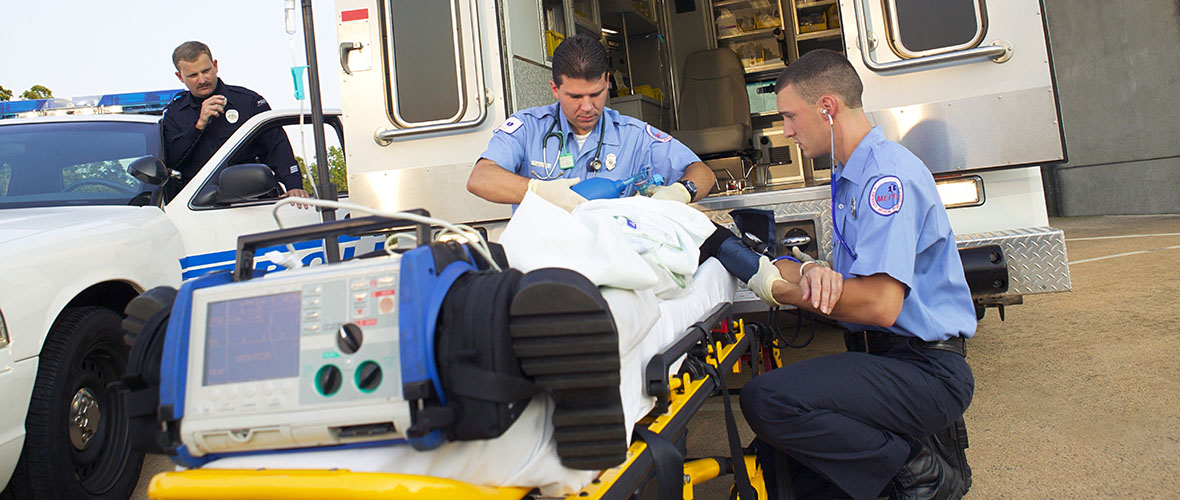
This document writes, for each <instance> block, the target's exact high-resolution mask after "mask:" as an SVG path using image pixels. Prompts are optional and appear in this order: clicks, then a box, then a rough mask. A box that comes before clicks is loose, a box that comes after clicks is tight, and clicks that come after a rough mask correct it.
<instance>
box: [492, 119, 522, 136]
mask: <svg viewBox="0 0 1180 500" xmlns="http://www.w3.org/2000/svg"><path fill="white" fill-rule="evenodd" d="M521 125H524V122H522V121H520V119H519V118H517V117H515V116H512V117H509V118H508V119H507V120H504V124H503V125H500V128H498V129H496V130H499V131H501V132H504V133H506V134H511V133H513V132H516V129H518V128H520V126H521Z"/></svg>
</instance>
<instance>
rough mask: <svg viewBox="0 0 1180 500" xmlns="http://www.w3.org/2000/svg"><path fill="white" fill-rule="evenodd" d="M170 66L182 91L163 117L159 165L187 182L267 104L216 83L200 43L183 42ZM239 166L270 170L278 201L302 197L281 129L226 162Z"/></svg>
mask: <svg viewBox="0 0 1180 500" xmlns="http://www.w3.org/2000/svg"><path fill="white" fill-rule="evenodd" d="M172 65H173V66H175V67H176V78H178V79H180V81H181V82H183V83H184V86H185V87H187V88H188V92H182V93H180V94H178V95H177V96H176V98H174V99H173V100H172V103H171V104H169V105H168V109H167V110H166V111H165V113H164V140H165V142H166V143H167V148H166V151H167V154H166V158H165V162H166V163H167V164H168V166H169V167H171V168H172V169H174V170H178V171H180V173H181V179H182V180H183V181H184V182H188V181H189V180H190V179H192V178H193V176H195V175H196V174H197V171H198V170H200V169H201V167H202V166H204V165H205V162H207V161H209V158H211V157H212V156H213V154H214V153H216V152H217V150H218V149H219V148H221V145H222V144H224V143H225V141H226V139H229V136H231V135H233V133H234V132H235V131H237V130H238V127H241V126H242V124H243V123H246V121H247V120H249V119H250V117H252V116H254V115H256V114H258V113H262V112H264V111H269V110H270V105H269V104H267V103H266V99H264V98H263V97H262V96H260V95H258V94H257V93H255V92H254V91H252V90H250V89H247V88H245V87H238V86H234V85H226V84H225V83H224V82H222V81H221V79H220V78H218V77H217V61H216V60H215V59H213V54H212V52H210V51H209V47H208V46H207V45H205V44H203V43H201V42H195V41H190V42H184V43H182V44H180V46H178V47H176V50H174V51H172ZM245 162H260V163H265V164H267V165H268V166H270V168H271V170H273V171H274V172H275V178H276V179H277V180H278V181H279V182H280V183H282V187H283V188H285V189H284V191H285V192H284V194H283V196H284V197H286V196H300V197H304V198H306V197H308V196H307V191H304V190H303V176H302V175H300V172H299V166H298V164H297V163H296V162H295V154H294V152H292V150H291V143H290V141H288V140H287V136H286V134H285V133H284V132H283V131H282V129H280V128H278V127H275V128H272V129H270V130H268V131H266V132H265V133H263V134H262V136H261V137H259V138H258V139H256V140H254V141H253V142H252V143H250V144H249V145H248V146H247V147H246V148H245V149H244V150H242V151H238V152H236V153H234V156H233V158H232V159H231V162H230V163H231V164H234V163H245ZM276 187H278V186H276Z"/></svg>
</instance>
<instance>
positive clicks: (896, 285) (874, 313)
mask: <svg viewBox="0 0 1180 500" xmlns="http://www.w3.org/2000/svg"><path fill="white" fill-rule="evenodd" d="M783 262H784V261H779V270H780V272H782V270H783V268H784V267H788V266H786V265H783ZM791 264H792V265H791V266H790V267H794V268H796V271H797V268H798V264H794V263H791ZM809 271H810V270H809ZM784 274H785V273H784ZM772 293H773V294H774V298H775V300H777V301H779V302H781V303H783V304H791V305H793V306H795V307H798V308H800V309H803V310H807V311H812V312H815V313H819V314H823V313H822V312H821V311H820V310H818V309H816V308H814V307H812V305H811V302H810V301H809V300H804V298H803V289H802V288H800V287H799V285H798V284H796V283H790V282H787V281H779V282H776V283H775V284H774V288H773V289H772ZM904 299H905V285H903V284H901V282H900V281H897V280H896V279H893V277H891V276H889V275H888V274H884V273H879V274H874V275H871V276H857V277H855V278H849V279H846V280H844V283H843V292H842V293H841V294H840V298H839V300H838V301H837V302H836V304H835V307H833V308H832V311H831V312H830V313H828V314H825V316H828V317H830V318H832V319H835V320H840V321H848V322H852V323H860V324H862V325H873V326H880V327H885V328H887V327H890V326H893V323H894V322H895V321H897V316H898V315H899V314H901V304H902V301H903V300H904Z"/></svg>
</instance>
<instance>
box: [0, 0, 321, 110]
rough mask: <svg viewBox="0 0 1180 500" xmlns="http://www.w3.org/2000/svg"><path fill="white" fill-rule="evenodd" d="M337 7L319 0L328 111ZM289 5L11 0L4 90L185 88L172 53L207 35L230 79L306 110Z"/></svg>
mask: <svg viewBox="0 0 1180 500" xmlns="http://www.w3.org/2000/svg"><path fill="white" fill-rule="evenodd" d="M334 3H335V2H334V1H333V0H315V3H314V4H313V13H314V21H315V36H316V45H317V51H316V54H317V59H318V62H319V66H320V86H321V90H322V92H321V93H322V99H323V105H324V107H325V108H329V109H330V108H339V107H340V80H339V76H338V74H339V68H340V62H339V56H338V55H337V53H336V46H337V42H336V12H335V5H334ZM295 4H296V10H295V25H296V32H295V57H296V60H297V61H298V62H297V64H298V65H303V64H305V59H306V57H305V51H304V45H303V17H302V9H300V8H299V5H300V2H299V1H296V2H295ZM284 5H285V2H284V0H202V1H199V2H178V1H175V0H108V1H95V0H42V1H30V0H21V1H12V0H4V7H3V8H2V9H0V12H2V14H0V86H3V87H4V88H6V89H8V90H11V91H12V92H13V98H14V99H17V98H19V96H20V94H21V93H22V92H24V91H25V90H27V89H28V88H29V87H32V86H33V85H44V86H46V87H48V88H49V89H50V90H52V91H53V96H54V97H80V96H91V95H101V94H113V93H122V92H138V91H150V90H167V89H183V88H184V84H182V83H181V82H180V81H179V80H178V79H177V78H176V74H175V72H176V69H175V68H174V67H173V66H172V50H173V49H175V48H176V46H177V45H180V44H181V43H182V42H185V41H187V40H199V41H202V42H204V43H206V44H207V45H209V48H210V49H211V50H212V52H213V58H214V59H216V60H217V64H218V76H220V77H221V79H222V81H223V82H225V83H227V84H231V85H240V86H243V87H247V88H249V89H251V90H253V91H255V92H258V93H259V94H262V96H263V97H265V98H266V99H267V101H268V102H270V105H271V107H272V108H274V109H285V108H296V109H297V108H299V101H297V100H296V99H295V96H294V92H295V91H294V83H293V80H292V78H291V70H290V68H291V66H292V62H291V44H290V41H289V36H288V35H287V31H286V27H285V23H284V9H283V7H284ZM306 106H308V107H310V106H311V101H310V97H307V101H306Z"/></svg>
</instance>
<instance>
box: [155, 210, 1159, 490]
mask: <svg viewBox="0 0 1180 500" xmlns="http://www.w3.org/2000/svg"><path fill="white" fill-rule="evenodd" d="M1050 224H1051V225H1052V226H1053V227H1057V228H1060V229H1063V230H1064V231H1065V236H1066V249H1067V253H1068V257H1069V261H1070V272H1071V277H1072V281H1073V291H1071V292H1065V293H1055V294H1043V295H1033V296H1028V297H1026V298H1025V303H1024V304H1021V305H1017V306H1011V307H1009V308H1007V310H1006V315H1005V317H1006V320H1005V321H1001V320H1000V318H999V315H998V314H996V311H995V310H994V309H991V310H989V311H988V313H987V315H986V316H985V317H984V319H983V320H981V321H980V323H979V329H978V332H977V333H976V336H975V338H974V339H972V340H971V341H970V342H969V343H968V351H969V354H968V361H969V363H970V364H971V366H972V369H973V370H974V374H975V382H976V386H975V396H974V400H973V401H972V403H971V407H970V408H969V409H968V410H967V413H966V416H965V418H966V421H967V429H968V433H969V436H970V442H971V447H970V448H969V449H968V450H967V458H968V461H969V462H970V464H971V467H972V469H973V471H974V475H973V477H974V484H973V486H972V488H971V491H970V492H969V493H968V495H967V498H969V499H972V498H973V499H1022V500H1023V499H1091V498H1092V499H1107V498H1136V499H1153V498H1158V499H1174V498H1180V480H1178V478H1180V363H1178V362H1177V360H1178V359H1180V334H1178V332H1177V330H1178V329H1177V323H1178V320H1180V308H1178V307H1177V306H1178V305H1180V216H1177V215H1171V216H1105V217H1081V218H1060V219H1053V220H1051V221H1050ZM842 349H843V340H842V337H841V336H840V335H839V333H838V332H837V331H836V330H834V329H831V328H822V327H821V328H820V329H819V331H818V332H817V335H816V338H815V340H814V341H813V342H812V344H811V345H810V346H808V347H807V348H806V349H803V350H800V351H793V352H791V353H790V354H789V355H790V356H791V359H796V360H797V359H805V358H808V357H814V356H820V355H824V354H828V353H833V352H839V351H840V350H842ZM733 378H734V379H735V380H734V381H733V382H732V384H731V385H733V386H735V387H736V386H737V385H739V384H740V382H741V377H740V376H739V377H733ZM735 403H736V401H735ZM738 421H739V425H740V427H741V428H742V440H743V442H748V441H749V440H750V439H751V437H752V435H751V433H750V431H749V429H748V428H747V427H746V426H745V425H744V422H743V421H742V419H741V418H740V417H739V418H738ZM724 428H725V427H724V419H723V413H722V404H721V401H720V399H718V398H713V400H711V401H709V402H708V403H706V405H705V407H704V408H703V409H702V410H701V411H700V412H699V413H698V414H697V416H696V418H695V419H694V421H693V424H692V425H691V427H690V433H689V441H688V450H689V454H690V455H691V456H708V455H723V454H726V453H727V442H726V441H725V438H724ZM169 468H170V465H169V463H168V462H167V460H165V459H164V458H163V457H160V456H152V457H149V458H148V460H146V461H145V464H144V474H143V477H142V478H141V481H140V487H139V488H138V489H137V490H136V494H135V496H134V497H133V498H136V499H141V498H147V496H146V495H145V493H144V492H145V491H146V485H147V481H148V479H149V478H150V477H151V475H152V474H154V473H156V472H160V471H162V470H168V469H169ZM725 479H726V478H721V479H718V480H715V481H713V482H711V483H710V484H707V485H702V487H699V488H698V489H697V491H696V498H701V499H724V498H728V496H729V491H728V490H729V488H728V485H727V484H726V481H725Z"/></svg>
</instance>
